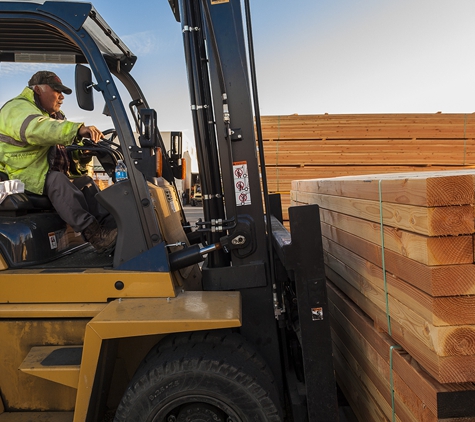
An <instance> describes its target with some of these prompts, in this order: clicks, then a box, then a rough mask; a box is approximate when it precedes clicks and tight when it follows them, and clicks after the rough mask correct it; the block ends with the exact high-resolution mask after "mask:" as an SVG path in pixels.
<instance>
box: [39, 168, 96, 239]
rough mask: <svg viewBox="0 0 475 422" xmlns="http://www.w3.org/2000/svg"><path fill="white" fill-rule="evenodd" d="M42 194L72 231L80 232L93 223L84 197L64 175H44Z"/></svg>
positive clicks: (55, 172) (50, 173) (56, 172)
mask: <svg viewBox="0 0 475 422" xmlns="http://www.w3.org/2000/svg"><path fill="white" fill-rule="evenodd" d="M44 193H45V194H46V195H47V196H48V198H49V199H50V201H51V203H52V204H53V207H54V209H55V210H56V212H57V213H58V214H59V216H60V217H61V218H62V219H63V220H64V221H65V222H66V223H68V224H69V225H70V226H71V227H72V228H73V229H74V231H76V232H82V231H83V230H84V229H85V228H86V227H88V226H89V225H91V224H92V223H93V222H94V221H95V218H94V216H93V215H92V214H91V213H90V212H89V208H88V205H87V201H86V199H85V198H84V195H83V194H82V192H81V191H80V190H79V189H78V188H77V187H76V186H74V185H73V184H72V183H71V181H70V180H69V178H68V177H67V176H66V175H65V174H64V173H60V172H59V171H51V172H49V173H48V174H47V175H46V181H45V189H44Z"/></svg>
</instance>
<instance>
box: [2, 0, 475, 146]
mask: <svg viewBox="0 0 475 422" xmlns="http://www.w3.org/2000/svg"><path fill="white" fill-rule="evenodd" d="M93 4H94V5H95V7H96V9H97V10H98V11H99V13H100V14H101V15H102V16H103V18H104V19H105V20H106V21H107V22H108V23H109V25H110V26H111V27H112V28H113V29H114V31H115V32H116V33H117V34H118V35H119V36H121V38H122V39H123V40H124V41H125V42H126V44H127V45H128V46H129V47H130V48H131V49H132V51H134V53H135V54H136V55H137V56H138V61H137V64H136V67H135V69H134V71H133V74H134V76H135V78H136V79H137V81H138V82H139V84H140V85H141V87H142V89H143V91H144V92H145V95H146V97H147V99H148V101H149V103H150V104H151V106H153V107H154V108H155V109H156V110H157V112H158V122H159V125H160V129H161V130H163V131H169V130H182V131H183V132H184V133H185V135H186V136H187V137H188V138H189V139H193V135H192V130H191V127H192V125H191V114H190V111H189V99H188V86H187V82H186V72H185V63H184V56H183V45H182V35H181V28H180V24H179V23H177V22H176V21H175V19H174V18H173V15H172V13H171V11H170V9H169V6H168V2H167V0H141V1H138V2H131V1H130V0H114V1H112V0H96V1H93ZM251 10H252V14H253V16H252V20H253V31H254V43H255V53H256V65H257V75H258V84H259V93H260V105H261V114H262V115H277V114H282V115H286V114H294V113H298V114H321V113H331V114H341V113H355V114H357V113H422V112H425V113H434V112H437V111H442V112H445V113H449V112H456V113H458V112H464V113H471V112H473V111H474V110H475V48H474V42H475V1H473V0H456V1H453V0H452V1H448V0H397V1H394V0H299V1H290V0H272V1H271V0H251ZM42 67H44V66H40V67H39V68H38V69H40V68H42ZM53 70H54V71H56V72H57V73H58V74H59V75H60V77H61V78H62V79H63V82H65V83H68V84H70V85H71V86H73V78H72V74H71V70H70V69H65V68H62V67H55V68H54V69H53ZM32 73H33V72H32V68H31V67H16V68H14V69H12V68H11V67H9V66H7V65H5V64H0V103H2V104H3V103H4V102H5V101H6V100H8V99H9V98H11V97H12V96H15V95H17V94H18V93H19V92H20V91H21V89H22V88H23V87H24V86H25V85H26V83H27V81H28V79H29V77H30V76H31V74H32ZM74 102H75V100H74V95H72V96H71V97H69V98H68V99H67V101H66V104H65V106H64V109H65V111H66V113H67V115H68V118H69V119H70V120H79V121H82V120H85V121H86V123H88V124H97V125H98V126H99V127H101V129H106V128H107V127H108V126H110V125H109V123H108V121H107V120H104V119H103V118H102V117H101V116H97V115H92V116H91V115H84V114H83V112H81V111H78V110H77V109H75V108H74V106H73V103H74Z"/></svg>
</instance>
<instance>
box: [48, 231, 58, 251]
mask: <svg viewBox="0 0 475 422" xmlns="http://www.w3.org/2000/svg"><path fill="white" fill-rule="evenodd" d="M48 237H49V245H50V247H51V249H56V248H57V247H58V241H57V240H56V233H55V232H51V233H48Z"/></svg>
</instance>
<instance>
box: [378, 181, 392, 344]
mask: <svg viewBox="0 0 475 422" xmlns="http://www.w3.org/2000/svg"><path fill="white" fill-rule="evenodd" d="M381 182H382V179H379V185H378V187H379V225H380V228H381V261H382V267H383V280H384V295H385V299H386V319H387V321H388V334H389V335H390V336H391V335H392V333H391V316H390V314H389V295H388V281H387V278H386V259H385V257H384V224H383V192H382V191H383V190H382V184H381Z"/></svg>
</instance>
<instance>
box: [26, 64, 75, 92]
mask: <svg viewBox="0 0 475 422" xmlns="http://www.w3.org/2000/svg"><path fill="white" fill-rule="evenodd" d="M34 85H49V86H50V87H51V88H53V89H54V90H55V91H59V92H64V93H65V94H67V95H69V94H71V92H73V91H72V89H71V88H68V87H67V86H64V85H63V83H62V82H61V79H59V76H58V75H56V73H54V72H50V71H48V70H40V71H39V72H36V73H35V74H34V75H33V76H32V77H31V79H30V80H29V82H28V86H34Z"/></svg>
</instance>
